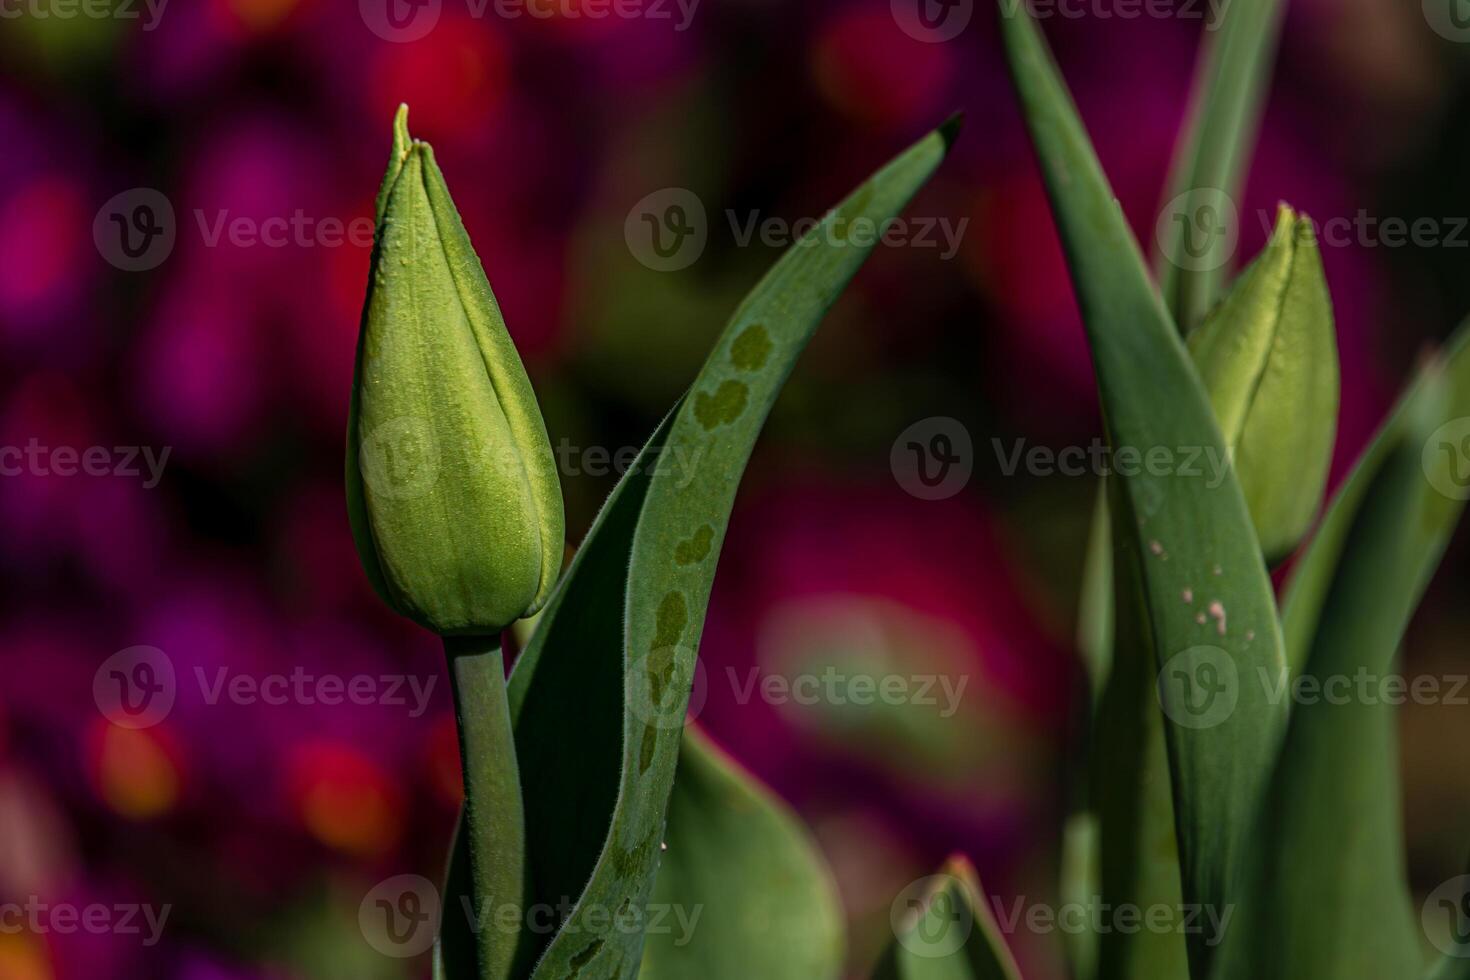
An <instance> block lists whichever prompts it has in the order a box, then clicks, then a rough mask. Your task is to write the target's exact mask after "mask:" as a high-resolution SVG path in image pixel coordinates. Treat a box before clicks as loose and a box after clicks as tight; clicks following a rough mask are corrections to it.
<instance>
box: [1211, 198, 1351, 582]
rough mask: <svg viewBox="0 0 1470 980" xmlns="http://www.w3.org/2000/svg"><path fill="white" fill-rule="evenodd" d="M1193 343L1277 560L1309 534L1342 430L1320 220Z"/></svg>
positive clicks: (1236, 292)
mask: <svg viewBox="0 0 1470 980" xmlns="http://www.w3.org/2000/svg"><path fill="white" fill-rule="evenodd" d="M1188 344H1189V349H1190V352H1191V354H1192V356H1193V358H1194V363H1195V367H1196V368H1198V370H1199V373H1200V377H1201V379H1202V380H1203V381H1204V384H1205V388H1206V389H1207V390H1208V391H1209V394H1210V401H1211V403H1212V404H1213V406H1214V409H1215V417H1216V418H1217V419H1218V420H1219V423H1220V429H1221V431H1222V432H1223V433H1224V436H1225V446H1226V449H1227V451H1228V452H1229V453H1230V454H1231V458H1232V459H1233V460H1234V463H1235V472H1236V476H1237V477H1238V479H1239V480H1240V487H1241V490H1242V491H1243V492H1244V494H1245V500H1246V504H1247V505H1248V506H1249V508H1250V514H1251V519H1252V521H1253V522H1254V523H1255V528H1256V536H1257V537H1258V538H1259V539H1260V542H1261V550H1262V551H1263V552H1264V553H1265V555H1266V558H1267V560H1268V561H1276V560H1279V559H1281V558H1284V557H1285V556H1287V555H1288V554H1290V553H1291V551H1292V550H1293V549H1294V548H1295V547H1296V545H1297V542H1298V541H1300V540H1301V538H1302V536H1303V535H1304V534H1306V532H1307V530H1308V528H1309V527H1310V526H1311V523H1312V519H1313V517H1314V516H1315V515H1316V512H1317V507H1318V505H1319V504H1320V502H1321V500H1322V493H1323V489H1324V487H1325V485H1326V482H1327V467H1328V463H1329V462H1330V461H1331V459H1332V442H1333V437H1334V434H1335V430H1336V424H1337V401H1338V366H1337V342H1336V338H1335V336H1334V330H1333V323H1332V300H1331V297H1330V296H1329V295H1328V292H1327V280H1326V278H1325V277H1324V275H1323V273H1322V257H1321V255H1320V254H1319V253H1318V251H1317V238H1316V234H1315V233H1314V232H1313V230H1312V222H1311V220H1310V219H1308V218H1306V217H1304V216H1301V215H1298V214H1296V213H1295V212H1293V211H1292V210H1291V209H1290V208H1288V207H1286V206H1285V205H1282V206H1281V208H1280V211H1279V212H1278V214H1277V218H1276V228H1275V230H1274V231H1273V232H1272V234H1271V239H1270V241H1269V242H1267V243H1266V247H1265V249H1264V250H1263V251H1262V252H1261V254H1260V255H1259V256H1257V257H1256V259H1255V261H1253V262H1252V263H1251V264H1250V265H1249V266H1248V267H1247V268H1246V270H1245V271H1244V272H1243V273H1241V275H1240V278H1239V279H1238V280H1237V281H1236V282H1235V284H1234V286H1232V287H1231V289H1230V292H1229V293H1227V294H1226V296H1225V298H1224V299H1223V300H1222V301H1221V302H1220V305H1219V306H1217V307H1216V308H1215V309H1214V310H1213V311H1212V312H1211V313H1210V314H1209V316H1207V317H1206V318H1205V320H1204V322H1203V323H1201V324H1200V326H1199V327H1198V328H1197V329H1196V330H1195V331H1194V332H1192V333H1191V334H1190V335H1189V338H1188Z"/></svg>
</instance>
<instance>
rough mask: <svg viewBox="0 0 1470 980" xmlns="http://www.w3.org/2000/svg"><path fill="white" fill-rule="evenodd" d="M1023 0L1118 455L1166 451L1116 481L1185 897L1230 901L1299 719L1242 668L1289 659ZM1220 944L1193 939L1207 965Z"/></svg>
mask: <svg viewBox="0 0 1470 980" xmlns="http://www.w3.org/2000/svg"><path fill="white" fill-rule="evenodd" d="M1009 8H1010V5H1009V3H1008V2H1007V0H1002V12H1003V13H1002V33H1003V37H1004V40H1005V45H1006V49H1007V53H1008V55H1009V57H1010V62H1011V69H1012V75H1013V77H1014V79H1015V83H1016V87H1017V89H1018V91H1019V93H1020V96H1021V103H1022V107H1023V110H1024V114H1025V117H1026V120H1027V123H1028V125H1029V127H1030V130H1031V135H1032V139H1033V141H1034V143H1035V145H1036V149H1037V153H1038V156H1039V157H1040V160H1041V165H1042V171H1043V174H1044V176H1045V178H1046V184H1047V188H1048V192H1049V194H1050V196H1051V201H1052V210H1053V213H1054V216H1055V218H1056V220H1057V224H1058V227H1059V229H1060V231H1061V237H1062V243H1063V247H1064V250H1065V252H1066V255H1067V261H1068V265H1069V266H1070V268H1071V272H1072V281H1073V285H1074V287H1075V289H1076V292H1077V298H1078V301H1079V305H1080V306H1081V308H1082V314H1083V322H1084V324H1085V326H1086V328H1087V335H1088V340H1089V344H1090V346H1091V349H1092V358H1093V365H1094V369H1095V371H1096V374H1097V378H1098V387H1099V390H1100V393H1101V397H1102V406H1103V416H1104V420H1105V425H1106V429H1107V433H1108V438H1109V442H1110V444H1111V446H1112V450H1113V452H1114V454H1115V457H1117V456H1118V454H1119V453H1123V452H1127V453H1130V454H1138V456H1139V458H1140V459H1142V458H1145V457H1146V456H1147V454H1149V453H1151V452H1152V453H1154V454H1155V455H1156V456H1157V454H1159V453H1164V454H1166V459H1167V463H1168V465H1166V466H1165V467H1164V468H1163V469H1162V471H1161V470H1160V469H1158V468H1150V467H1146V466H1139V467H1137V468H1134V467H1129V468H1128V470H1129V473H1128V474H1125V473H1123V472H1122V471H1121V470H1122V468H1121V467H1120V468H1119V469H1120V472H1119V475H1118V477H1117V478H1116V479H1114V480H1112V481H1111V482H1110V484H1109V492H1110V494H1111V493H1112V492H1113V490H1114V489H1116V491H1117V494H1118V498H1117V504H1116V505H1115V506H1116V509H1115V511H1114V514H1115V520H1114V524H1113V534H1114V538H1115V542H1116V545H1115V546H1116V547H1117V548H1118V549H1119V551H1120V553H1121V554H1122V555H1123V556H1124V558H1125V560H1126V561H1127V562H1128V563H1129V564H1130V566H1131V568H1132V569H1133V572H1132V574H1133V575H1134V576H1136V580H1137V582H1138V589H1137V590H1136V591H1137V592H1138V597H1137V599H1136V600H1133V599H1129V598H1127V597H1122V598H1120V601H1138V602H1139V603H1140V605H1141V608H1142V609H1143V611H1144V612H1143V617H1142V622H1143V623H1144V626H1145V629H1144V630H1143V634H1144V635H1143V639H1144V640H1145V642H1146V644H1147V646H1148V648H1149V649H1151V650H1152V651H1153V654H1154V660H1155V664H1154V666H1155V667H1156V668H1158V669H1159V670H1160V671H1161V676H1162V679H1163V680H1164V681H1165V682H1166V683H1161V684H1160V687H1159V694H1160V696H1161V698H1162V699H1163V707H1164V710H1165V713H1166V715H1167V719H1166V724H1165V735H1166V740H1167V747H1168V754H1169V763H1170V770H1171V776H1172V790H1173V797H1174V803H1175V822H1176V831H1177V835H1178V842H1179V850H1180V858H1181V865H1182V880H1183V884H1184V896H1185V900H1186V901H1188V902H1191V903H1194V904H1199V905H1203V906H1208V907H1212V908H1215V909H1223V908H1224V907H1225V906H1226V905H1228V904H1229V902H1230V901H1231V899H1232V896H1233V895H1234V893H1235V891H1236V887H1237V882H1236V875H1237V872H1238V868H1239V867H1240V866H1241V864H1242V862H1243V860H1244V852H1245V850H1246V849H1247V836H1246V835H1247V834H1248V833H1249V830H1250V823H1251V819H1252V817H1253V814H1254V813H1255V810H1256V806H1257V804H1258V802H1259V800H1260V798H1261V794H1262V792H1263V789H1264V780H1265V777H1266V774H1268V773H1269V771H1270V764H1271V761H1272V760H1273V759H1274V757H1275V754H1276V749H1277V746H1278V745H1279V742H1280V736H1281V732H1282V730H1283V726H1284V722H1285V709H1284V706H1283V705H1277V704H1272V703H1271V702H1270V701H1269V700H1268V699H1267V698H1266V697H1265V692H1262V691H1260V690H1259V689H1258V688H1256V687H1254V686H1252V685H1240V684H1238V683H1234V684H1232V683H1231V678H1232V677H1234V678H1239V677H1241V676H1247V675H1249V674H1251V673H1252V672H1253V671H1254V669H1255V668H1256V667H1257V666H1259V665H1265V666H1266V667H1267V668H1268V669H1271V670H1275V669H1277V668H1278V666H1279V665H1281V664H1282V663H1284V654H1283V651H1282V645H1281V634H1280V628H1279V624H1278V621H1277V615H1276V605H1275V599H1274V597H1273V595H1272V591H1271V585H1270V580H1269V579H1268V577H1267V574H1266V568H1265V564H1264V562H1263V561H1262V558H1261V553H1260V548H1259V545H1258V543H1257V541H1256V537H1255V533H1254V530H1253V528H1252V526H1251V522H1250V515H1249V512H1248V511H1247V509H1246V505H1245V500H1244V498H1243V497H1242V495H1241V492H1240V487H1239V485H1238V484H1237V483H1236V481H1235V479H1234V474H1233V473H1232V472H1231V471H1230V470H1229V468H1228V467H1226V468H1224V469H1223V470H1221V471H1220V472H1218V473H1215V474H1213V475H1212V474H1211V472H1210V470H1209V468H1208V467H1204V468H1201V467H1200V466H1198V465H1195V466H1191V465H1188V462H1187V459H1186V457H1188V458H1189V459H1193V460H1195V462H1196V464H1198V461H1199V460H1201V459H1204V460H1216V461H1223V460H1225V459H1226V458H1227V457H1226V455H1225V446H1224V440H1223V437H1222V436H1221V434H1220V429H1219V426H1218V425H1217V424H1216V422H1215V419H1214V415H1213V412H1212V410H1211V407H1210V404H1209V402H1208V399H1207V397H1206V394H1205V391H1204V389H1203V387H1202V386H1201V384H1200V382H1199V379H1198V377H1197V376H1196V374H1195V371H1194V368H1193V366H1192V365H1191V364H1190V362H1189V358H1188V355H1187V353H1186V351H1185V350H1184V347H1183V344H1182V343H1181V341H1180V339H1179V335H1178V332H1177V330H1176V329H1175V327H1174V324H1173V322H1172V320H1171V319H1170V317H1169V314H1168V312H1167V311H1166V310H1165V309H1164V307H1163V305H1162V303H1161V302H1160V300H1159V297H1158V294H1157V293H1156V292H1155V291H1154V288H1153V285H1152V283H1151V282H1150V280H1149V278H1148V273H1147V270H1146V268H1145V266H1144V262H1143V257H1142V255H1141V254H1140V252H1139V249H1138V244H1137V242H1135V241H1134V240H1133V237H1132V235H1131V234H1130V232H1129V230H1128V226H1127V222H1126V221H1125V220H1124V218H1123V215H1122V212H1121V210H1120V208H1119V207H1118V204H1117V201H1116V200H1115V199H1114V197H1113V194H1112V192H1111V190H1110V188H1109V187H1108V184H1107V180H1106V179H1105V178H1104V176H1103V174H1102V169H1101V167H1100V166H1099V164H1098V162H1097V158H1096V155H1095V154H1094V152H1093V150H1092V147H1091V144H1090V143H1089V141H1088V139H1087V136H1086V133H1085V132H1084V130H1083V128H1082V124H1081V121H1080V120H1079V119H1078V117H1077V113H1076V109H1075V108H1074V107H1073V105H1072V103H1071V99H1070V97H1069V96H1068V94H1067V91H1066V88H1065V86H1064V84H1063V82H1062V80H1061V77H1060V74H1059V72H1058V71H1057V69H1056V65H1055V64H1054V63H1053V61H1052V59H1051V56H1050V52H1049V51H1048V50H1047V48H1046V44H1045V42H1044V40H1043V39H1042V37H1041V34H1040V31H1039V30H1038V28H1037V26H1036V23H1035V21H1034V20H1033V18H1032V17H1031V15H1030V13H1029V11H1027V10H1024V9H1021V8H1015V9H1009ZM1129 474H1131V475H1129ZM1120 584H1121V583H1120ZM1201 619H1202V620H1203V621H1201ZM1222 678H1223V682H1224V683H1225V685H1226V686H1225V688H1224V689H1220V688H1219V687H1218V684H1219V683H1221V682H1222ZM1197 682H1207V683H1208V686H1207V687H1206V688H1204V689H1201V688H1200V687H1199V686H1198V684H1197ZM1202 690H1203V694H1204V695H1205V697H1204V699H1203V700H1198V698H1199V696H1200V694H1201V693H1202ZM1220 698H1223V699H1224V700H1220ZM1232 700H1233V702H1234V703H1233V704H1230V703H1228V702H1230V701H1232ZM1201 713H1202V714H1203V715H1206V716H1209V717H1205V718H1202V717H1201ZM1221 715H1223V717H1220V716H1221ZM1201 721H1207V722H1210V724H1207V725H1202V724H1201ZM1125 791H1126V790H1125ZM1210 952H1211V951H1210V950H1209V949H1207V948H1205V947H1204V946H1203V944H1202V943H1200V942H1199V941H1195V942H1193V943H1192V944H1191V948H1190V954H1191V964H1192V966H1193V967H1194V969H1195V970H1196V972H1199V973H1201V974H1202V973H1203V972H1204V966H1205V964H1206V963H1207V961H1208V958H1209V955H1210Z"/></svg>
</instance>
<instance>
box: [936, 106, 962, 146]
mask: <svg viewBox="0 0 1470 980" xmlns="http://www.w3.org/2000/svg"><path fill="white" fill-rule="evenodd" d="M964 126H965V113H964V111H963V110H960V111H958V112H956V113H955V114H954V115H952V116H950V117H949V118H948V119H946V120H945V121H944V122H943V124H941V125H940V127H939V129H938V130H937V132H938V133H939V138H940V139H942V140H944V152H946V153H948V152H949V150H950V147H952V146H954V141H955V140H957V139H959V135H960V130H961V129H963V128H964Z"/></svg>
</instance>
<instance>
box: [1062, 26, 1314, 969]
mask: <svg viewBox="0 0 1470 980" xmlns="http://www.w3.org/2000/svg"><path fill="white" fill-rule="evenodd" d="M1284 6H1285V3H1284V0H1233V2H1231V3H1229V4H1227V5H1226V6H1225V7H1224V8H1222V10H1221V15H1220V18H1221V20H1220V22H1219V23H1216V24H1213V25H1209V27H1210V28H1211V29H1210V30H1209V31H1208V33H1207V34H1206V36H1205V41H1204V46H1203V48H1202V50H1201V54H1200V57H1199V61H1198V64H1197V68H1196V73H1195V80H1194V84H1193V86H1192V90H1191V98H1190V110H1189V115H1188V118H1187V121H1186V124H1185V130H1184V133H1183V134H1182V136H1181V139H1180V141H1179V144H1178V148H1177V150H1176V153H1175V158H1174V162H1173V165H1172V166H1171V168H1170V176H1169V179H1168V181H1167V183H1166V186H1167V188H1168V192H1167V194H1166V195H1165V200H1166V202H1178V209H1179V210H1180V211H1182V212H1183V213H1184V214H1185V215H1186V217H1187V218H1190V219H1191V220H1192V219H1193V217H1194V216H1196V215H1197V214H1198V208H1200V207H1207V206H1218V205H1219V204H1220V203H1221V202H1220V201H1218V200H1211V199H1210V198H1209V197H1208V196H1200V197H1199V198H1198V199H1197V200H1196V199H1195V198H1194V197H1193V196H1186V197H1185V198H1184V199H1183V200H1182V201H1181V200H1180V198H1181V195H1187V194H1188V192H1189V191H1191V190H1192V189H1194V188H1201V189H1206V190H1208V189H1218V190H1220V191H1223V192H1224V199H1225V200H1226V201H1233V200H1238V199H1239V198H1240V190H1241V188H1242V187H1243V185H1244V177H1245V173H1246V171H1247V168H1248V165H1249V160H1250V157H1251V146H1252V143H1253V142H1254V131H1255V129H1256V126H1257V122H1258V117H1259V115H1260V111H1261V103H1262V101H1263V100H1264V97H1265V93H1266V90H1267V85H1266V81H1267V79H1268V77H1269V74H1270V65H1271V62H1272V61H1273V60H1274V55H1275V50H1276V40H1277V38H1278V36H1279V30H1278V27H1279V22H1280V16H1281V10H1282V8H1284ZM1166 206H1167V203H1166ZM1224 217H1226V218H1227V219H1228V215H1226V216H1224ZM1164 220H1166V221H1167V222H1168V223H1167V224H1166V226H1165V235H1166V238H1165V240H1164V241H1163V242H1161V243H1159V244H1160V246H1161V247H1160V248H1159V250H1158V253H1157V254H1156V256H1155V266H1154V268H1155V274H1156V275H1157V277H1158V280H1159V283H1160V288H1161V290H1162V293H1163V295H1164V298H1165V302H1166V305H1167V306H1168V308H1169V311H1170V313H1171V315H1172V316H1173V318H1174V320H1175V323H1176V324H1178V325H1179V326H1180V327H1181V328H1187V326H1188V325H1190V324H1193V323H1196V322H1198V321H1199V320H1200V319H1202V318H1203V316H1204V314H1205V312H1206V311H1208V310H1209V309H1210V307H1211V305H1212V304H1213V303H1214V302H1215V300H1216V298H1217V297H1218V296H1219V295H1220V293H1221V292H1222V291H1223V284H1224V281H1225V275H1226V271H1227V270H1228V269H1229V262H1228V259H1229V256H1225V255H1222V254H1220V251H1219V250H1220V249H1223V248H1224V247H1225V246H1226V241H1225V240H1223V239H1222V240H1212V241H1211V242H1210V243H1209V245H1210V249H1212V250H1213V252H1207V253H1206V254H1205V255H1203V256H1201V259H1202V261H1200V262H1195V261H1181V262H1178V263H1176V262H1175V261H1173V259H1176V258H1180V257H1181V255H1185V256H1187V255H1188V253H1184V252H1183V250H1182V246H1183V244H1184V241H1183V236H1184V235H1185V234H1186V233H1188V232H1189V231H1191V229H1193V230H1195V231H1199V230H1203V229H1201V228H1195V227H1194V226H1192V225H1191V224H1189V223H1187V222H1186V223H1179V222H1177V221H1174V220H1173V216H1172V215H1171V216H1167V217H1166V218H1165V219H1164ZM1236 220H1237V221H1238V220H1239V215H1238V214H1237V215H1236ZM1237 237H1238V234H1237ZM1186 266H1188V267H1187V268H1186ZM1113 604H1114V597H1113V560H1112V534H1111V528H1110V526H1109V518H1108V513H1107V506H1106V501H1105V499H1103V494H1101V493H1100V494H1099V500H1098V505H1097V508H1096V511H1095V513H1094V516H1093V524H1092V533H1091V536H1090V538H1089V541H1088V548H1087V555H1086V559H1085V561H1084V564H1083V575H1082V604H1081V608H1080V609H1079V630H1078V649H1079V652H1080V653H1081V654H1082V658H1083V662H1084V665H1085V666H1086V668H1087V672H1088V677H1089V679H1090V681H1091V685H1092V693H1093V701H1094V703H1095V704H1096V703H1099V702H1100V699H1102V698H1103V697H1104V688H1105V686H1106V684H1107V682H1108V676H1109V671H1110V670H1111V669H1112V664H1113V643H1114V636H1113V631H1114V622H1113V617H1114V611H1113ZM1120 686H1121V687H1126V688H1128V689H1129V692H1130V693H1123V692H1122V691H1119V692H1117V693H1114V694H1113V695H1112V696H1111V700H1112V702H1113V707H1112V708H1111V709H1106V708H1104V707H1103V706H1102V705H1101V704H1098V706H1099V710H1100V711H1102V710H1108V711H1109V713H1110V714H1111V715H1112V717H1111V718H1110V719H1109V722H1108V723H1109V724H1110V725H1115V724H1128V725H1131V726H1135V728H1136V726H1138V725H1143V726H1145V728H1146V729H1147V730H1146V731H1143V732H1139V731H1136V730H1134V731H1124V732H1119V731H1114V730H1105V729H1102V728H1100V727H1095V729H1094V730H1095V731H1096V733H1097V737H1096V740H1095V743H1094V745H1093V748H1092V752H1091V757H1092V763H1091V768H1092V770H1093V777H1092V778H1093V783H1094V787H1095V788H1094V796H1093V797H1092V798H1091V802H1090V803H1089V804H1088V805H1089V806H1092V807H1097V808H1101V806H1102V804H1100V803H1099V802H1098V801H1097V800H1096V798H1095V792H1096V786H1097V785H1098V784H1099V783H1107V782H1114V783H1116V782H1117V781H1119V780H1123V781H1127V782H1132V783H1133V784H1135V785H1137V786H1138V787H1139V790H1138V792H1139V793H1140V794H1147V796H1148V798H1149V800H1150V801H1151V802H1148V803H1145V801H1143V800H1141V799H1138V800H1134V801H1132V802H1130V803H1126V804H1123V803H1120V802H1119V801H1112V802H1110V803H1109V804H1108V808H1109V809H1110V810H1111V811H1112V814H1111V817H1100V818H1099V827H1098V833H1097V834H1094V835H1089V836H1086V837H1083V838H1079V840H1080V841H1082V844H1081V845H1080V846H1085V847H1089V848H1092V847H1100V848H1102V850H1103V851H1104V852H1105V853H1106V852H1111V853H1112V854H1113V855H1114V856H1113V857H1110V858H1107V859H1106V863H1105V865H1104V870H1103V872H1102V877H1103V881H1102V882H1100V887H1101V890H1102V895H1101V897H1102V899H1103V901H1113V902H1115V903H1116V902H1119V901H1131V902H1135V903H1138V904H1140V905H1149V904H1154V903H1155V902H1156V901H1157V902H1162V903H1165V904H1168V903H1171V902H1172V901H1173V900H1174V899H1175V897H1177V895H1178V890H1179V885H1178V882H1177V875H1175V874H1171V873H1170V871H1169V863H1170V862H1171V861H1175V860H1177V843H1176V841H1175V838H1174V833H1173V830H1172V822H1173V804H1172V803H1171V802H1170V794H1169V790H1168V786H1167V783H1168V773H1167V771H1166V766H1165V763H1164V758H1163V751H1162V730H1161V725H1160V724H1159V718H1158V713H1157V711H1156V710H1153V709H1151V708H1150V707H1149V706H1148V705H1139V704H1136V703H1134V702H1136V700H1137V696H1138V690H1137V687H1138V681H1137V679H1128V680H1126V681H1125V682H1124V683H1123V684H1122V685H1120ZM1119 701H1122V702H1123V704H1121V705H1120V704H1118V702H1119ZM1130 704H1132V707H1131V708H1130V707H1129V705H1130ZM1120 710H1121V711H1127V712H1131V713H1130V714H1129V716H1128V720H1127V721H1124V720H1123V719H1121V718H1119V717H1117V716H1118V713H1119V711H1120ZM1119 740H1121V741H1123V742H1124V743H1129V744H1123V745H1118V744H1116V743H1117V742H1118V741H1119ZM1108 742H1112V743H1114V744H1104V743H1108ZM1120 751H1123V752H1126V751H1133V752H1135V753H1136V755H1134V756H1131V757H1121V756H1120V755H1119V754H1118V753H1119V752H1120ZM1113 792H1114V793H1116V789H1115V790H1114V791H1113ZM1079 819H1082V818H1079ZM1120 835H1121V836H1120ZM1119 854H1123V855H1130V854H1131V855H1135V856H1136V857H1135V859H1136V860H1137V861H1139V862H1141V865H1140V866H1139V867H1136V868H1132V869H1130V868H1128V867H1127V866H1126V862H1127V861H1128V858H1127V857H1126V856H1124V857H1122V858H1119V857H1117V855H1119ZM1073 859H1074V860H1075V861H1078V862H1081V863H1083V864H1092V863H1094V861H1095V860H1096V859H1095V858H1094V857H1093V856H1092V855H1090V854H1078V855H1075V856H1074V858H1073ZM1125 896H1127V897H1125ZM1097 939H1098V941H1099V943H1100V944H1101V946H1102V947H1106V948H1104V949H1100V950H1098V951H1096V952H1097V955H1099V956H1100V957H1101V962H1099V963H1098V964H1097V968H1098V970H1099V971H1100V972H1099V973H1098V977H1099V978H1100V980H1123V978H1130V977H1138V978H1141V980H1159V978H1161V977H1171V976H1175V975H1178V974H1179V969H1178V960H1177V956H1178V954H1177V947H1178V943H1177V941H1176V940H1175V938H1174V937H1172V936H1167V935H1166V936H1159V935H1154V934H1150V933H1147V932H1140V933H1138V934H1136V935H1131V936H1130V935H1127V934H1123V933H1120V932H1116V931H1115V932H1113V933H1111V934H1104V935H1103V936H1100V937H1097Z"/></svg>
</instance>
